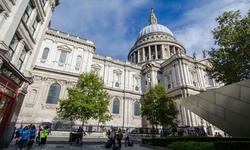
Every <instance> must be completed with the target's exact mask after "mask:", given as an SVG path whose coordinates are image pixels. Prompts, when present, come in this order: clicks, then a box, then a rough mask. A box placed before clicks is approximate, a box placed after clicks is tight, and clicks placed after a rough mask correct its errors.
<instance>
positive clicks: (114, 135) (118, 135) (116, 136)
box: [107, 128, 129, 149]
mask: <svg viewBox="0 0 250 150" xmlns="http://www.w3.org/2000/svg"><path fill="white" fill-rule="evenodd" d="M107 136H108V138H109V142H110V143H112V145H113V147H115V146H116V141H117V143H118V147H119V149H121V147H122V143H121V140H122V139H123V138H124V139H125V147H127V146H128V144H129V131H128V129H126V131H125V133H124V135H123V133H122V131H121V129H119V130H118V132H116V130H115V128H112V130H111V131H110V130H108V131H107Z"/></svg>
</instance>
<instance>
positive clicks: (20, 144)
mask: <svg viewBox="0 0 250 150" xmlns="http://www.w3.org/2000/svg"><path fill="white" fill-rule="evenodd" d="M29 139H30V131H29V130H28V127H27V126H25V127H24V129H23V130H22V132H21V135H20V137H19V142H18V150H22V148H23V146H24V145H25V144H27V141H28V140H29Z"/></svg>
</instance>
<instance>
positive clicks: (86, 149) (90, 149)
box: [3, 144, 153, 150]
mask: <svg viewBox="0 0 250 150" xmlns="http://www.w3.org/2000/svg"><path fill="white" fill-rule="evenodd" d="M56 149H60V150H108V149H107V148H105V146H104V145H103V144H102V145H83V146H77V145H72V146H70V144H46V145H44V146H38V145H37V144H34V145H33V147H32V148H31V150H56ZM3 150H17V146H16V145H14V144H11V145H10V146H9V147H8V148H6V149H3ZM110 150H111V148H110ZM122 150H153V149H152V148H147V147H143V146H140V145H139V144H134V146H133V147H124V145H123V147H122Z"/></svg>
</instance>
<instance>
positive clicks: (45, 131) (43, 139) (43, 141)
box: [38, 127, 48, 146]
mask: <svg viewBox="0 0 250 150" xmlns="http://www.w3.org/2000/svg"><path fill="white" fill-rule="evenodd" d="M47 136H48V129H47V127H45V128H44V129H43V130H41V131H40V138H41V140H40V143H39V144H38V145H39V146H40V145H45V144H46V139H47Z"/></svg>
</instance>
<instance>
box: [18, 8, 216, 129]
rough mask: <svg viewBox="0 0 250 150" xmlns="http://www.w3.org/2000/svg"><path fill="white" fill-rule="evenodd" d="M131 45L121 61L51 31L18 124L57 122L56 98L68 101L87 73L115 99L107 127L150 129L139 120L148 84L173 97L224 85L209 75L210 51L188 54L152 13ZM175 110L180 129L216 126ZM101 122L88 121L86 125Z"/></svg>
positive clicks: (86, 42) (78, 39)
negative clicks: (200, 55) (159, 86)
mask: <svg viewBox="0 0 250 150" xmlns="http://www.w3.org/2000/svg"><path fill="white" fill-rule="evenodd" d="M131 47H132V48H131V49H130V52H129V53H128V61H123V60H119V59H115V58H111V57H109V56H103V55H100V54H97V53H95V49H96V46H95V44H94V41H91V40H88V39H85V38H82V37H78V36H75V35H72V34H70V33H65V32H62V31H58V30H56V29H52V28H48V29H47V31H46V33H45V36H44V38H43V39H42V44H41V47H40V48H39V52H38V55H37V58H36V60H35V63H34V64H33V66H32V68H33V71H32V75H33V80H34V83H33V84H31V85H30V86H29V87H28V89H27V91H28V93H27V94H26V96H25V99H24V102H23V105H22V108H21V111H20V114H19V117H18V123H19V124H20V123H33V124H41V123H42V122H52V123H53V122H54V121H55V120H56V119H57V114H56V109H57V108H58V107H59V103H58V99H67V88H68V87H73V86H74V85H75V84H76V82H77V79H78V77H79V75H80V74H81V73H83V72H91V71H94V72H95V73H97V74H98V75H99V76H100V77H102V78H103V81H104V87H105V90H106V91H107V92H108V93H109V95H110V96H111V98H110V105H109V106H108V107H109V113H110V114H111V115H112V117H113V119H112V120H111V121H108V122H106V123H105V124H101V125H102V126H105V127H111V126H115V127H122V128H128V127H129V128H141V127H143V128H146V127H150V125H149V124H148V122H147V121H146V118H144V117H141V116H140V102H141V100H142V97H143V95H144V94H145V93H146V92H147V90H148V89H149V88H150V85H152V86H153V85H156V84H158V83H161V84H163V85H164V86H165V89H166V91H167V92H168V95H169V96H170V97H171V98H173V99H178V98H183V97H187V96H191V95H195V94H198V93H200V92H203V91H206V90H207V89H209V88H215V87H219V86H220V85H219V84H217V83H216V82H214V80H213V79H211V78H210V76H208V75H207V73H206V71H205V70H206V68H207V67H209V66H210V65H211V64H210V63H209V60H208V58H207V52H206V51H203V58H201V59H199V58H197V57H196V54H195V53H194V54H193V56H188V55H187V54H186V49H185V47H184V46H183V45H182V44H181V43H180V42H179V41H178V40H177V39H176V38H175V37H174V34H173V33H172V32H171V31H170V30H169V29H168V28H167V27H166V26H164V25H161V24H158V21H157V18H156V15H155V13H154V10H153V9H152V10H151V14H150V17H149V25H147V26H146V27H145V28H143V29H142V30H141V31H140V33H139V35H138V38H137V40H136V41H135V44H134V45H133V46H131ZM149 64H150V67H148V66H149ZM176 107H178V110H179V114H180V115H179V118H178V120H179V121H180V123H179V126H201V125H202V126H205V127H211V126H212V125H211V124H210V123H209V122H206V121H205V120H203V119H202V118H200V117H199V116H197V115H196V114H194V113H192V112H191V111H190V110H188V109H186V108H185V107H182V106H180V105H176ZM97 124H98V121H97V120H89V121H88V123H87V124H86V126H97Z"/></svg>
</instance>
